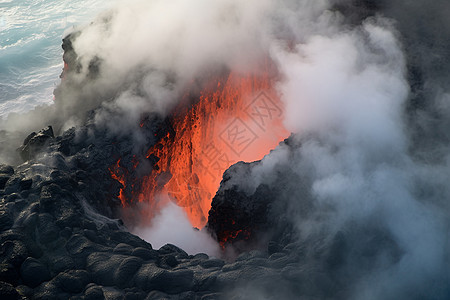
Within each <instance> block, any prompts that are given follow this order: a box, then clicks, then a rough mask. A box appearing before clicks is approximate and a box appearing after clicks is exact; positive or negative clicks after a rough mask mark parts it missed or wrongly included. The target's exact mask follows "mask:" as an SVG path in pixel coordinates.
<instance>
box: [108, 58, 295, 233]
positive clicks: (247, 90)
mask: <svg viewBox="0 0 450 300" xmlns="http://www.w3.org/2000/svg"><path fill="white" fill-rule="evenodd" d="M271 73H272V72H270V70H269V67H266V70H265V72H262V74H257V75H256V74H240V73H236V72H231V73H230V74H229V75H228V76H225V77H223V78H218V79H214V80H212V82H211V84H210V85H208V86H209V87H208V88H205V89H204V90H203V91H202V92H201V93H200V99H199V101H198V102H196V103H195V104H193V105H187V104H186V103H185V102H184V103H181V104H180V105H179V106H178V107H177V108H176V109H175V111H174V113H173V115H172V118H171V125H172V128H173V131H169V132H168V133H167V135H166V136H165V137H164V138H163V139H161V140H160V141H159V142H158V143H157V144H155V145H154V146H153V147H152V148H151V149H149V150H148V153H147V157H150V156H153V155H154V156H156V157H158V158H159V160H158V162H157V163H156V167H155V169H154V170H153V172H152V173H151V174H149V175H148V176H146V177H144V179H143V182H142V184H141V190H140V191H139V192H138V193H133V194H135V195H137V196H135V197H137V198H138V200H139V202H146V203H149V204H150V205H151V206H152V207H153V208H157V207H158V204H157V203H158V201H163V200H160V199H167V198H169V199H171V200H172V201H174V202H175V203H176V204H177V205H179V206H181V207H183V208H184V209H185V211H186V213H187V215H188V217H189V220H190V222H191V223H192V225H193V226H195V227H197V228H202V227H204V225H205V224H206V222H207V216H208V212H209V210H210V208H211V200H212V198H213V197H214V195H215V193H216V191H217V190H218V188H219V185H220V181H221V179H222V174H223V172H224V171H225V170H226V169H228V168H229V167H230V166H231V165H232V164H234V163H236V162H238V161H255V160H260V159H261V158H262V157H263V156H264V155H266V154H268V152H269V151H270V150H271V149H274V148H275V147H276V146H277V145H278V143H279V142H280V141H282V140H283V139H285V138H286V137H287V136H288V134H289V133H288V132H287V131H286V129H285V128H284V127H283V126H282V122H281V120H282V114H283V111H282V105H281V104H280V101H279V98H278V97H277V94H276V92H275V90H274V87H273V86H274V82H273V81H274V79H273V78H272V77H271V75H270V74H271ZM210 86H213V88H211V87H210ZM185 98H186V99H185V100H186V101H188V100H187V98H189V97H185ZM119 162H120V161H119ZM119 162H117V166H116V167H115V168H112V170H111V172H112V174H115V175H113V178H115V179H117V180H119V181H120V182H122V181H123V178H122V177H120V176H119V174H118V173H117V172H115V171H120V166H119ZM114 176H116V177H114ZM121 180H122V181H121ZM122 184H123V183H122ZM122 196H123V194H122V193H121V196H120V197H122ZM167 196H168V197H167ZM121 200H122V198H121ZM133 200H134V201H136V200H137V199H133ZM122 203H125V202H124V201H122ZM150 211H151V209H150Z"/></svg>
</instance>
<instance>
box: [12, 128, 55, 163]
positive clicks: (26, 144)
mask: <svg viewBox="0 0 450 300" xmlns="http://www.w3.org/2000/svg"><path fill="white" fill-rule="evenodd" d="M53 138H55V136H54V134H53V128H52V126H48V127H46V128H44V129H42V130H40V131H39V132H38V133H35V132H33V133H31V134H30V135H28V136H27V137H26V138H25V140H24V141H23V145H22V146H21V147H20V148H19V149H18V151H19V153H20V155H21V157H22V159H23V160H25V161H27V160H29V159H30V158H32V157H34V156H35V155H36V154H38V153H39V152H40V151H42V150H43V149H44V148H45V146H47V145H48V144H49V141H50V140H51V139H53Z"/></svg>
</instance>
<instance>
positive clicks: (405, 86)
mask: <svg viewBox="0 0 450 300" xmlns="http://www.w3.org/2000/svg"><path fill="white" fill-rule="evenodd" d="M355 3H356V4H355ZM358 3H363V4H364V3H365V5H366V7H373V6H375V4H373V3H372V2H371V1H365V2H364V1H363V2H361V1H360V2H357V1H354V3H353V2H350V1H331V0H330V1H326V0H319V1H313V0H303V1H289V0H285V1H272V0H262V1H261V0H258V1H256V0H250V1H238V0H227V1H225V0H219V1H208V0H195V1H191V0H189V1H188V0H175V1H170V2H167V1H163V0H155V1H134V2H132V3H131V4H130V3H127V4H126V5H124V4H120V3H119V5H118V6H117V7H116V8H114V9H112V10H111V11H108V12H105V13H104V14H102V15H100V16H99V17H98V18H97V19H96V20H95V21H94V22H93V23H92V24H90V25H89V26H87V27H85V28H83V30H82V31H81V34H80V35H79V36H78V37H77V38H76V40H75V42H74V49H75V51H76V53H77V54H78V55H79V62H80V65H81V69H80V73H78V74H74V75H73V78H71V80H72V81H73V82H77V83H80V84H81V83H83V89H82V90H80V89H77V88H72V89H71V88H70V87H67V89H66V90H65V91H64V97H63V99H61V102H60V103H57V104H56V105H55V107H53V108H52V109H51V111H48V112H46V113H45V115H43V114H42V113H41V110H38V111H37V112H36V113H30V115H31V116H32V117H31V118H29V122H28V123H22V125H21V127H20V126H19V125H18V122H17V118H14V117H12V118H10V120H8V121H6V122H5V123H4V124H3V125H4V126H5V128H6V129H12V128H16V129H17V128H19V129H23V130H29V129H30V128H32V126H41V124H40V123H42V121H45V122H47V121H52V122H56V123H59V124H60V129H61V130H64V129H67V128H69V127H71V126H73V125H77V124H80V123H83V122H85V120H86V114H87V112H88V111H91V110H92V109H95V110H94V117H93V118H92V119H91V122H94V123H95V124H96V126H98V127H102V128H106V129H108V131H109V132H111V133H112V134H115V135H130V134H131V135H134V138H135V140H136V143H137V144H138V143H139V142H140V141H141V140H142V137H140V136H139V131H136V130H135V128H136V127H137V126H138V124H139V120H140V118H141V116H142V114H145V113H151V112H157V113H159V114H162V115H164V114H167V113H168V111H169V109H170V108H171V107H173V105H174V104H176V102H177V101H178V100H179V99H180V97H181V95H182V93H183V91H184V89H185V87H186V86H188V85H192V80H193V78H202V77H207V76H208V74H209V72H210V71H211V70H215V69H217V68H222V67H225V68H230V69H233V70H241V71H246V70H249V69H254V67H255V66H256V65H257V62H258V61H259V60H260V59H261V58H262V57H264V56H266V55H269V57H270V58H271V59H273V60H274V61H275V63H276V65H277V68H278V71H279V72H280V74H281V79H280V81H279V83H278V91H279V93H280V95H281V99H282V101H283V103H284V104H285V111H286V112H287V113H286V115H285V125H286V127H287V128H288V129H289V130H291V131H292V132H293V133H295V137H294V139H296V140H298V141H300V144H301V146H300V147H297V148H292V147H291V148H289V147H287V146H280V147H279V148H278V149H277V150H276V151H274V152H273V153H271V154H270V155H269V156H267V157H266V158H265V159H264V160H263V161H262V163H261V164H260V165H259V166H258V167H256V168H254V169H253V170H252V172H253V174H252V175H253V176H250V178H251V179H249V178H246V180H242V179H241V178H233V179H232V180H231V181H230V184H238V185H240V186H241V188H242V189H248V190H249V191H251V190H254V189H256V187H257V186H258V185H259V184H261V183H267V184H269V185H270V184H273V183H274V182H275V181H276V178H274V175H273V174H275V173H276V172H274V170H275V169H277V170H280V169H281V170H283V169H284V170H290V171H292V172H293V173H294V174H297V175H298V176H299V177H300V178H302V180H303V182H302V183H301V184H300V183H299V182H289V183H287V184H288V185H292V186H299V187H298V194H297V195H290V197H289V199H288V200H289V203H290V205H291V206H292V207H296V206H299V205H300V204H299V203H300V202H302V201H306V200H305V197H309V199H308V201H311V202H312V203H314V206H315V210H314V211H313V212H311V214H310V215H308V216H307V217H306V218H305V217H304V216H302V217H299V216H297V215H294V216H292V218H293V220H294V221H295V224H297V227H298V231H299V232H300V235H302V236H314V235H321V236H323V238H324V239H328V240H329V239H332V238H333V237H334V236H335V235H336V233H337V232H338V231H341V230H346V229H345V228H346V227H347V226H348V224H349V223H350V222H355V223H356V224H358V226H364V224H366V223H375V224H377V226H379V227H380V228H384V229H386V230H387V231H388V232H389V233H390V234H391V235H392V239H393V240H394V241H395V243H396V244H397V245H398V246H399V248H400V249H401V251H402V253H403V254H402V256H401V258H400V260H399V261H398V262H395V263H390V262H386V261H383V258H382V257H379V258H378V259H379V261H377V262H376V264H377V266H376V267H375V268H374V269H373V270H372V271H371V272H370V273H362V274H359V275H360V276H359V278H350V279H349V280H354V283H353V284H352V285H351V286H352V289H353V291H352V295H353V297H354V298H355V299H402V298H403V299H404V298H408V297H409V296H411V297H413V298H414V297H418V298H420V297H421V296H423V297H424V298H433V299H434V298H442V297H445V295H448V293H449V285H448V278H449V275H450V274H449V270H450V268H449V257H448V252H449V250H450V249H449V228H450V227H449V226H450V220H449V217H448V216H449V213H450V211H449V210H450V206H449V204H448V199H450V187H449V185H448V180H449V179H450V151H449V150H450V149H449V141H450V133H449V132H450V130H449V129H450V123H449V122H450V121H449V120H450V96H449V95H450V94H449V85H448V82H449V80H448V79H449V76H448V72H445V70H446V69H448V65H449V57H448V53H446V50H445V49H447V51H448V49H449V42H448V39H446V38H444V37H448V36H449V29H448V26H447V27H446V26H445V24H446V23H445V17H446V16H447V15H448V12H449V11H450V9H449V4H448V3H447V2H445V1H443V0H442V1H435V2H433V4H430V3H425V1H415V2H414V4H410V3H409V2H408V1H402V0H397V1H393V2H392V3H391V4H383V3H382V4H380V5H379V7H377V9H378V14H377V15H375V16H372V17H368V18H365V16H364V8H361V6H359V5H358ZM336 7H341V8H347V9H348V11H346V10H345V9H342V11H344V13H341V12H339V11H337V10H335V9H334V8H336ZM363 7H364V5H363ZM445 12H447V15H446V14H445ZM440 25H444V26H442V27H440ZM93 61H99V62H101V63H100V67H99V71H98V74H97V76H96V77H95V78H93V79H90V77H89V76H91V75H90V68H89V66H90V65H92V62H93ZM441 66H443V67H441ZM444 69H445V70H444ZM91 116H92V115H91ZM37 120H40V121H41V122H37ZM32 129H33V130H35V129H36V128H32ZM243 182H245V183H243ZM299 195H302V197H300V196H299ZM305 195H307V196H305ZM160 218H161V220H162V221H161V222H160V223H161V224H165V222H168V225H167V226H165V227H164V229H162V228H161V227H159V225H158V227H159V228H158V227H153V228H151V229H150V230H144V233H143V236H148V237H149V238H148V239H149V240H150V241H151V242H153V243H158V242H159V239H160V237H161V236H162V235H163V236H165V235H166V230H167V234H171V233H170V229H172V226H170V225H169V224H170V222H171V220H173V218H182V217H181V216H180V211H179V209H178V208H175V207H168V208H167V209H166V210H164V211H162V216H160ZM177 222H179V221H177ZM177 224H179V225H178V226H177V228H173V229H174V230H177V231H178V230H179V228H178V227H179V226H181V225H180V224H184V225H185V226H186V228H188V227H189V224H188V223H186V222H184V223H183V222H182V223H177ZM189 230H191V229H190V228H189ZM181 232H184V231H181ZM152 239H155V240H158V242H154V241H153V240H152ZM189 241H192V242H193V243H192V244H191V243H189ZM196 241H197V240H196V239H189V240H175V241H174V243H178V245H179V246H181V247H184V248H185V249H187V250H188V251H189V250H190V249H192V250H191V251H197V250H199V249H196V248H193V247H192V246H193V244H196V243H197V242H196ZM165 242H170V241H169V240H167V241H165ZM161 243H163V242H162V241H161ZM202 251H204V250H202ZM211 251H213V252H214V251H215V250H214V249H213V250H211ZM351 263H352V262H351V261H350V262H348V264H349V265H348V268H349V269H354V270H356V269H358V267H359V266H358V265H351ZM254 292H255V291H254ZM256 295H259V296H261V297H262V295H261V292H260V291H258V292H255V294H253V296H252V295H249V298H250V299H252V298H254V297H256ZM259 296H258V297H259Z"/></svg>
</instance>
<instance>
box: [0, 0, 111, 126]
mask: <svg viewBox="0 0 450 300" xmlns="http://www.w3.org/2000/svg"><path fill="white" fill-rule="evenodd" d="M110 4H111V1H104V0H79V1H67V0H62V1H56V0H54V1H43V0H9V1H8V0H3V1H0V118H5V117H6V116H7V115H8V114H10V113H11V112H24V111H27V110H30V109H32V108H34V107H35V106H38V105H49V104H51V103H52V102H53V90H54V88H55V87H56V85H58V84H59V81H60V80H59V75H60V74H61V71H62V68H63V62H62V53H63V51H62V49H61V39H62V38H63V35H64V31H65V30H67V29H70V28H71V27H72V26H74V25H78V24H81V23H85V22H88V21H90V20H91V18H92V17H93V16H95V14H97V13H98V12H99V11H101V10H102V9H104V8H105V7H107V5H110Z"/></svg>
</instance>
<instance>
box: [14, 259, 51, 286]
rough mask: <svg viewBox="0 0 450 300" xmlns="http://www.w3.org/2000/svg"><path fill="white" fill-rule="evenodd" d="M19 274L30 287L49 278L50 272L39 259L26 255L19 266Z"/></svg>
mask: <svg viewBox="0 0 450 300" xmlns="http://www.w3.org/2000/svg"><path fill="white" fill-rule="evenodd" d="M20 275H21V277H22V279H23V281H24V283H25V284H26V285H28V286H30V287H36V286H38V285H39V284H40V283H42V282H44V281H47V280H49V279H50V272H49V271H48V269H47V267H46V266H45V265H44V264H43V263H41V262H40V261H39V260H37V259H35V258H32V257H28V258H27V259H26V260H25V261H24V262H23V264H22V266H21V267H20Z"/></svg>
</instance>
